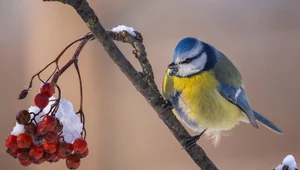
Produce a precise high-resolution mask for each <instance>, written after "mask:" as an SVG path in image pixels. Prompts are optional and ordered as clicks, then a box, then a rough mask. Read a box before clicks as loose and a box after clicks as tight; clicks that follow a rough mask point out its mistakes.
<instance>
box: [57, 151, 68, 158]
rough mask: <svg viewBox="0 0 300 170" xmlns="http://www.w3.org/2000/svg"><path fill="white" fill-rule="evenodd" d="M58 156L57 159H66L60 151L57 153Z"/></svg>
mask: <svg viewBox="0 0 300 170" xmlns="http://www.w3.org/2000/svg"><path fill="white" fill-rule="evenodd" d="M56 156H57V159H65V158H66V157H65V156H64V155H62V154H61V153H60V152H59V150H58V149H57V151H56Z"/></svg>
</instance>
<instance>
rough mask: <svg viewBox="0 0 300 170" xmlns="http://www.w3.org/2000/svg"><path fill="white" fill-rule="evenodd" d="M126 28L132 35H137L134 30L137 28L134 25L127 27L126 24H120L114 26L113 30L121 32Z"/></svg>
mask: <svg viewBox="0 0 300 170" xmlns="http://www.w3.org/2000/svg"><path fill="white" fill-rule="evenodd" d="M124 30H125V31H127V32H128V33H129V34H130V35H132V36H134V37H135V36H136V34H135V32H134V31H135V30H134V29H133V28H132V27H127V26H125V25H119V26H117V27H114V28H112V29H111V31H113V32H117V33H120V32H122V31H124Z"/></svg>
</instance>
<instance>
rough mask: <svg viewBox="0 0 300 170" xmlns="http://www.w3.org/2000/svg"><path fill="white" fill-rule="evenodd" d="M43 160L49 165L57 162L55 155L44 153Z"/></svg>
mask: <svg viewBox="0 0 300 170" xmlns="http://www.w3.org/2000/svg"><path fill="white" fill-rule="evenodd" d="M45 160H46V161H48V162H50V163H52V162H57V161H58V159H57V156H56V153H46V154H45Z"/></svg>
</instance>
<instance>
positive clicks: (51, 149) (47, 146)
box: [43, 141, 57, 153]
mask: <svg viewBox="0 0 300 170" xmlns="http://www.w3.org/2000/svg"><path fill="white" fill-rule="evenodd" d="M43 148H44V150H45V151H46V152H48V153H55V152H56V150H57V143H56V142H54V143H49V142H46V141H44V143H43Z"/></svg>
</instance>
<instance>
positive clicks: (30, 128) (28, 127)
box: [24, 123, 37, 136]
mask: <svg viewBox="0 0 300 170" xmlns="http://www.w3.org/2000/svg"><path fill="white" fill-rule="evenodd" d="M24 129H25V133H26V134H27V135H30V136H33V135H35V134H36V131H37V127H36V125H35V124H34V123H26V124H25V125H24Z"/></svg>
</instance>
